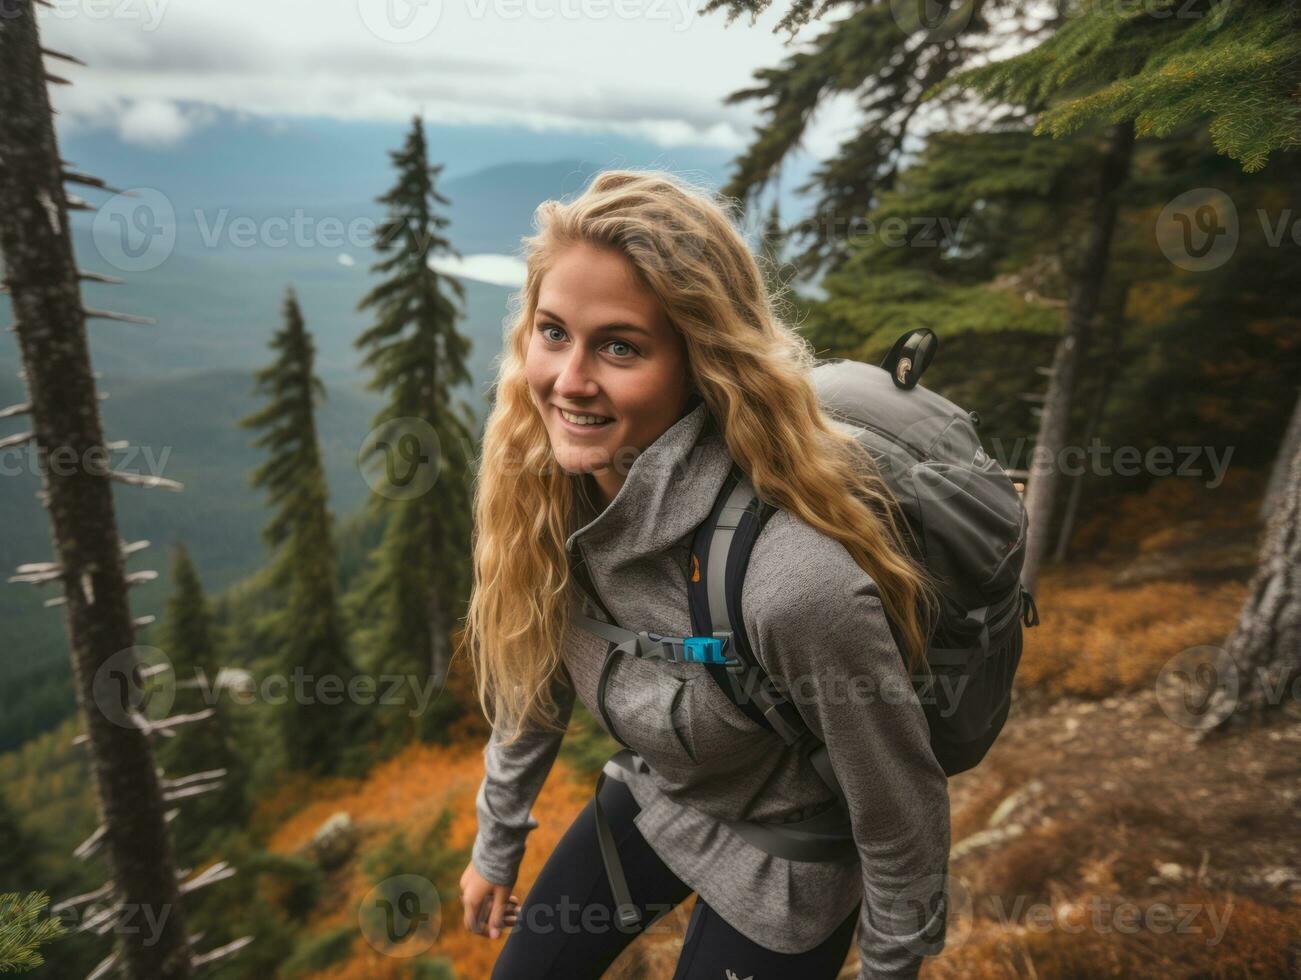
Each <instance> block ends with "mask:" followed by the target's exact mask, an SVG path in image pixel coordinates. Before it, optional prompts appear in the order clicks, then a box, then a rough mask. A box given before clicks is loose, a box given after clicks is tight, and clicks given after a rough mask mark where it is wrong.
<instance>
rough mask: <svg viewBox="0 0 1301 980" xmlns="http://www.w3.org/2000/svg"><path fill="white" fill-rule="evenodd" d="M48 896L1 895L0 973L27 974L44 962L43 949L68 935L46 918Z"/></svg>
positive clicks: (35, 894) (58, 923)
mask: <svg viewBox="0 0 1301 980" xmlns="http://www.w3.org/2000/svg"><path fill="white" fill-rule="evenodd" d="M49 903H50V899H49V896H48V895H45V894H44V893H42V892H30V893H28V894H26V895H20V894H18V893H16V892H7V893H5V894H0V973H18V972H20V971H21V972H24V973H26V972H27V971H28V970H32V969H35V968H36V967H38V966H40V965H41V964H43V963H44V962H45V958H44V957H43V956H41V953H40V946H41V944H42V943H45V942H49V941H50V940H51V939H57V938H59V937H60V936H63V935H66V934H67V930H65V929H64V927H63V924H62V923H61V922H59V920H58V919H56V918H53V917H51V916H47V915H45V914H44V913H45V907H46V906H47V905H48V904H49Z"/></svg>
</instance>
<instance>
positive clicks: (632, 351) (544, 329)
mask: <svg viewBox="0 0 1301 980" xmlns="http://www.w3.org/2000/svg"><path fill="white" fill-rule="evenodd" d="M552 330H555V331H556V332H558V333H559V334H560V336H559V337H554V336H549V333H550V331H552ZM538 331H539V332H540V333H541V334H542V336H544V337H546V339H547V340H549V341H551V342H552V343H556V344H558V343H560V342H561V341H562V340H564V333H565V331H564V329H563V328H561V327H558V326H557V325H556V324H554V323H544V324H542V325H541V326H540V327H538ZM606 346H607V347H624V348H627V353H616V354H615V357H618V358H620V359H624V358H630V357H636V356H637V348H636V347H634V346H633V345H632V344H630V343H628V342H627V341H626V340H612V341H610V342H609V343H608V344H606Z"/></svg>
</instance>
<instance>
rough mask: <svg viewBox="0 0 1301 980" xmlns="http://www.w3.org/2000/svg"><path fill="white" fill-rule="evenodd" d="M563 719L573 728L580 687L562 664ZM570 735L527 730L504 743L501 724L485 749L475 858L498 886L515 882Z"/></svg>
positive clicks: (559, 696)
mask: <svg viewBox="0 0 1301 980" xmlns="http://www.w3.org/2000/svg"><path fill="white" fill-rule="evenodd" d="M551 690H552V696H553V697H554V698H555V699H556V704H557V707H558V708H559V709H560V713H559V716H558V720H559V722H560V723H561V724H562V725H565V726H568V724H569V719H570V717H571V715H572V713H573V708H574V688H573V684H572V683H571V682H570V680H569V675H568V672H567V671H566V670H565V669H564V668H563V667H562V668H561V669H559V670H557V671H556V673H555V675H554V677H553V679H552V688H551ZM564 737H565V733H564V732H563V731H561V732H550V731H546V730H544V729H540V728H531V729H526V730H525V732H524V733H523V734H522V735H521V736H520V737H519V739H518V740H517V741H516V742H515V743H514V744H513V745H503V744H501V738H500V735H499V733H498V730H497V729H496V728H494V729H493V731H492V734H491V735H490V736H489V738H488V744H487V746H486V748H485V749H484V751H483V782H482V783H480V784H479V792H478V794H477V795H476V797H475V810H476V811H477V814H478V821H479V826H478V832H477V833H476V835H475V838H474V846H473V847H472V848H471V851H470V859H471V861H472V862H473V863H474V867H475V869H476V870H477V871H478V872H479V874H481V875H483V877H484V878H486V879H487V880H488V881H491V882H493V883H494V884H500V885H504V884H514V882H515V879H516V878H517V877H518V875H519V866H520V861H522V860H523V858H524V845H525V841H526V838H527V837H528V835H529V831H532V830H536V829H537V826H538V822H537V819H536V818H535V817H534V816H533V814H532V812H531V810H532V807H533V804H534V803H535V802H536V800H537V798H538V793H540V792H541V791H542V784H543V783H544V782H546V779H547V775H548V774H549V773H550V772H551V767H552V765H553V764H554V763H555V761H556V754H557V753H558V752H559V751H560V743H561V742H562V741H564Z"/></svg>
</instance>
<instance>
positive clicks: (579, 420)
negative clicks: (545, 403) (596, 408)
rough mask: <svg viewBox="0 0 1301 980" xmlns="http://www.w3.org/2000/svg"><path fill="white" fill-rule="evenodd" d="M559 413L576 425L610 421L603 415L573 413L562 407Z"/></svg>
mask: <svg viewBox="0 0 1301 980" xmlns="http://www.w3.org/2000/svg"><path fill="white" fill-rule="evenodd" d="M560 414H561V415H563V416H564V417H565V418H566V420H568V421H570V422H573V423H575V424H577V425H600V424H601V423H603V422H609V421H610V420H609V419H608V418H606V417H605V416H603V415H575V414H573V413H572V412H566V411H565V410H564V409H563V408H562V409H561V410H560Z"/></svg>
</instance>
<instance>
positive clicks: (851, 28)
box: [704, 0, 1043, 277]
mask: <svg viewBox="0 0 1301 980" xmlns="http://www.w3.org/2000/svg"><path fill="white" fill-rule="evenodd" d="M771 2H772V0H709V2H708V3H706V5H705V7H704V12H706V13H710V12H713V11H715V10H719V9H722V10H726V11H727V12H728V22H729V23H730V22H731V21H732V20H734V19H735V18H736V17H738V16H739V15H740V14H742V13H749V14H750V15H751V18H752V22H753V18H755V17H757V16H758V15H759V14H761V13H763V12H764V11H765V10H767V8H768V7H769V6H770V5H771ZM923 7H924V8H925V13H927V14H931V15H932V16H931V18H930V21H929V23H924V22H923V18H922V15H921V13H920V11H921V9H922V8H923ZM1024 8H1025V5H1024V4H1021V3H1016V2H1014V0H984V2H975V3H973V2H972V0H935V2H929V0H928V2H927V3H926V4H924V5H922V4H916V3H897V2H886V0H879V2H878V0H844V2H836V0H829V2H826V3H822V4H814V3H810V2H807V0H796V2H794V3H792V4H791V5H790V7H789V9H788V10H787V12H786V14H785V15H784V16H783V17H782V19H781V20H780V21H779V22H778V23H777V25H776V26H775V27H774V28H773V30H774V31H781V30H786V31H789V32H790V36H791V37H792V38H793V37H794V35H795V32H796V31H798V30H799V29H800V28H802V27H804V26H806V25H807V24H808V23H809V22H810V21H812V20H815V19H818V18H821V17H823V16H824V15H826V14H828V13H829V12H831V11H833V10H835V11H837V12H843V13H844V14H845V16H843V17H840V18H838V19H836V20H835V21H834V22H832V23H831V24H830V25H829V26H828V27H827V29H826V30H825V31H823V33H822V34H820V35H819V36H817V37H815V38H813V39H812V40H810V41H809V42H808V43H807V45H806V46H805V47H806V49H805V50H801V51H799V52H797V53H794V54H791V55H790V56H789V57H788V58H787V59H786V60H785V61H784V62H783V63H782V64H781V65H780V66H779V67H776V68H764V69H761V70H759V71H757V72H755V77H756V79H757V83H756V84H755V85H753V86H752V87H750V88H745V89H740V90H738V91H736V92H733V93H732V94H731V95H729V96H728V97H727V99H726V100H725V101H726V103H727V104H729V105H730V104H738V103H741V102H744V101H748V100H756V101H757V102H759V104H760V105H761V106H762V111H763V113H764V114H765V116H766V117H767V118H766V120H765V121H764V123H763V124H762V125H761V126H759V127H758V128H757V129H756V131H755V134H754V137H753V139H752V140H751V143H750V145H749V146H748V147H747V148H746V149H745V151H744V152H743V153H742V154H741V155H740V156H738V157H737V159H736V161H735V172H734V174H733V175H732V177H731V179H730V180H729V181H728V182H727V183H726V184H725V185H724V186H723V188H722V191H721V193H722V194H724V195H726V196H728V197H733V198H736V199H739V200H741V201H744V202H747V203H752V202H754V201H756V200H757V199H758V197H759V195H760V194H761V193H762V191H763V190H764V188H765V187H767V186H768V185H769V184H770V183H772V182H773V181H774V180H775V179H776V178H777V176H778V174H779V173H780V169H781V165H782V163H783V161H784V160H785V159H786V158H787V157H789V156H790V155H791V154H793V153H795V152H797V151H799V150H800V149H802V140H803V137H804V135H805V132H806V130H807V129H808V126H809V125H810V123H811V121H812V120H813V118H814V116H815V115H816V113H817V111H818V109H819V108H820V107H821V106H822V105H823V103H824V102H825V101H826V100H828V99H830V98H832V97H833V96H836V95H852V96H854V100H855V104H856V105H857V107H858V110H859V112H860V118H859V119H858V121H857V129H856V131H855V132H854V133H853V134H852V135H851V136H850V138H848V139H847V140H845V141H844V142H843V143H842V144H841V145H840V147H839V149H838V151H837V152H836V154H835V155H834V156H833V157H831V158H830V159H828V160H826V161H824V162H823V163H822V164H821V165H820V166H819V167H818V168H817V169H816V170H815V171H814V173H813V175H812V176H811V177H810V179H809V180H808V181H807V182H806V183H805V184H803V185H801V186H800V187H798V188H796V190H797V191H799V192H801V193H803V192H808V191H813V190H816V191H817V192H818V199H817V201H816V202H815V204H814V206H813V214H812V216H810V217H809V218H806V219H804V220H802V221H800V222H799V223H798V224H797V225H795V226H794V227H793V228H792V229H791V236H792V240H793V241H794V240H796V239H798V240H801V241H806V242H808V243H809V244H808V245H807V247H806V248H805V249H804V250H803V251H802V252H801V253H799V254H797V255H796V256H794V257H793V258H792V260H791V261H792V264H793V265H794V266H795V267H796V269H797V270H798V272H799V273H800V275H801V276H804V277H813V276H815V275H816V274H817V273H819V272H820V271H822V270H823V269H828V270H830V269H835V268H837V267H838V266H839V265H840V264H841V262H843V261H844V259H845V257H846V255H847V254H848V253H849V252H850V250H851V244H852V243H851V240H850V238H851V235H850V229H851V224H850V223H851V222H853V221H855V220H857V219H859V218H861V217H862V216H863V215H865V214H867V213H868V211H870V210H871V209H872V208H873V207H874V206H875V205H876V204H877V202H878V198H879V196H880V195H881V194H882V193H884V192H886V191H888V190H890V189H891V188H892V187H893V186H894V183H895V180H896V178H897V177H898V175H899V172H900V170H901V169H902V168H903V167H904V166H905V165H906V163H907V154H906V153H905V150H906V149H908V148H909V146H910V144H912V143H914V142H916V141H917V140H918V139H919V138H920V137H922V136H924V135H925V133H926V131H927V129H928V128H930V129H933V128H940V127H937V126H936V122H937V116H938V115H939V114H940V113H939V112H937V110H949V109H953V110H969V109H970V106H969V105H968V106H963V105H961V103H962V101H963V100H961V99H957V98H951V99H948V100H947V101H946V100H944V99H940V100H939V101H937V102H935V103H933V104H931V105H927V106H923V96H924V95H925V93H926V92H927V91H928V90H929V89H930V88H931V87H932V86H934V85H936V84H937V83H938V82H940V81H943V80H944V79H947V78H949V77H951V76H952V75H954V74H956V73H957V72H958V71H960V70H961V69H962V68H964V67H966V66H967V65H968V64H969V63H970V62H971V61H972V60H973V59H976V58H979V57H980V56H981V55H982V54H983V53H984V51H985V50H986V49H989V48H992V47H994V46H995V45H996V44H998V43H1006V42H1007V41H1008V40H1009V39H1010V38H1011V37H1012V36H1013V34H1016V33H1020V34H1022V35H1027V36H1030V35H1033V34H1034V32H1035V31H1037V30H1042V29H1043V28H1042V26H1041V25H1039V24H1038V23H1037V22H1036V21H1033V20H1032V19H1031V18H1030V17H1029V16H1028V14H1027V11H1026V10H1025V9H1024ZM966 101H967V102H968V103H969V102H970V100H966ZM923 108H924V110H925V111H923ZM978 108H979V107H978ZM1012 111H1013V112H1015V111H1017V110H1016V109H1015V107H1014V108H1013V110H1012ZM956 122H957V119H956V117H951V119H950V123H949V126H946V127H943V128H950V127H951V126H952V125H955V124H956Z"/></svg>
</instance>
